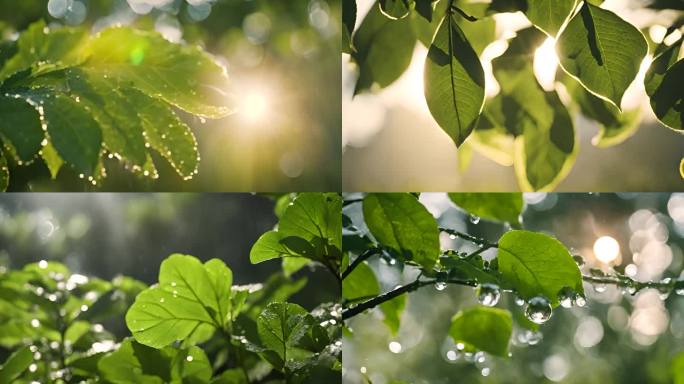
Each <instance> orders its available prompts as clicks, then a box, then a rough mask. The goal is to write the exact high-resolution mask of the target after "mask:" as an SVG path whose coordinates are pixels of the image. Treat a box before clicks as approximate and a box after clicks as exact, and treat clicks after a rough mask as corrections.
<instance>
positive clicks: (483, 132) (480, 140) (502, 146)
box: [468, 93, 515, 167]
mask: <svg viewBox="0 0 684 384" xmlns="http://www.w3.org/2000/svg"><path fill="white" fill-rule="evenodd" d="M510 101H511V98H510V97H503V96H502V95H501V93H499V94H497V95H496V96H495V97H494V98H491V99H489V100H487V101H485V107H484V110H483V111H482V115H481V116H480V120H479V122H478V124H477V127H475V130H473V133H472V134H471V135H470V138H469V139H468V144H469V145H470V146H472V147H473V149H474V150H475V151H477V152H478V153H480V154H482V155H483V156H486V157H488V158H489V159H491V160H493V161H495V162H496V163H498V164H500V165H503V166H506V167H509V166H511V165H513V152H514V136H513V134H512V133H511V132H509V131H508V129H507V128H506V119H505V113H504V108H505V107H508V105H510V104H515V103H510ZM509 125H510V124H509Z"/></svg>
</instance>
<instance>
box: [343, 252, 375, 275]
mask: <svg viewBox="0 0 684 384" xmlns="http://www.w3.org/2000/svg"><path fill="white" fill-rule="evenodd" d="M380 252H381V250H380V249H379V248H370V249H367V250H366V251H364V252H363V253H362V254H360V255H359V257H357V258H356V259H354V261H353V262H352V263H351V264H350V265H349V267H348V268H347V269H345V270H344V272H342V280H344V279H345V278H346V277H347V276H349V274H350V273H352V271H353V270H354V268H356V267H358V266H359V264H361V263H363V262H364V261H365V260H367V259H368V258H370V257H371V256H373V255H375V254H380Z"/></svg>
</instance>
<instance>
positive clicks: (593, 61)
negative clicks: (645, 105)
mask: <svg viewBox="0 0 684 384" xmlns="http://www.w3.org/2000/svg"><path fill="white" fill-rule="evenodd" d="M601 3H602V1H584V2H580V1H577V0H563V1H551V0H493V1H491V2H484V3H483V2H477V1H468V0H437V1H430V0H425V1H381V2H378V3H376V4H374V6H373V7H372V9H371V11H370V12H369V14H368V16H366V18H365V19H364V20H363V21H362V23H361V26H360V27H359V28H358V30H356V31H353V34H352V38H353V41H354V46H355V47H356V48H357V51H352V53H351V59H352V60H353V61H355V62H356V63H357V64H358V67H359V77H358V80H357V83H356V88H355V94H356V93H359V92H361V91H366V90H371V91H377V90H379V89H381V88H385V87H387V86H388V85H390V84H391V83H393V82H394V81H395V80H397V79H398V78H399V77H400V76H401V74H402V73H403V72H404V71H406V69H407V68H408V66H409V64H410V61H411V57H412V53H413V47H414V45H415V40H416V39H418V40H419V41H421V42H422V43H423V44H424V45H426V46H428V47H429V50H428V54H427V57H426V59H425V60H426V61H425V76H424V88H425V99H426V103H427V106H428V109H429V111H430V113H431V114H432V116H433V118H434V120H435V122H436V123H437V124H438V125H439V126H440V127H441V128H442V129H443V130H444V131H445V132H446V133H447V134H448V135H449V137H450V138H451V139H452V140H453V141H454V143H455V145H456V147H457V150H458V151H459V155H460V156H459V159H462V160H463V161H462V163H465V164H467V159H468V158H469V151H470V150H471V149H474V150H476V151H477V152H479V153H481V154H483V155H484V156H487V157H489V158H491V159H492V160H494V161H496V162H497V163H500V164H502V165H505V166H509V165H511V164H513V165H514V166H515V174H516V177H517V180H518V184H519V186H520V189H521V190H523V191H528V190H534V191H547V190H553V189H555V188H556V187H557V186H558V184H559V183H560V182H561V181H563V179H564V178H565V177H566V176H567V174H568V173H569V172H570V170H571V169H572V167H573V165H574V163H575V159H576V157H577V154H578V151H579V148H578V145H577V141H578V140H577V136H578V135H577V134H576V132H575V127H574V124H573V120H574V118H573V114H574V113H578V112H579V113H582V114H583V115H584V116H585V117H587V118H590V119H592V120H595V121H596V122H598V123H599V124H600V126H601V131H600V132H599V134H598V135H597V136H596V137H595V138H594V139H593V144H594V145H595V146H597V147H608V146H613V145H618V144H620V143H622V142H623V141H624V140H626V139H627V138H629V137H630V136H632V135H633V134H634V133H635V131H636V129H637V128H638V125H639V122H640V116H641V113H640V110H639V108H636V109H633V110H629V111H624V112H623V111H622V110H621V109H620V107H621V106H620V103H621V100H622V97H623V95H624V93H625V91H626V90H627V87H628V86H629V85H630V84H631V83H632V82H633V81H634V79H635V78H636V75H637V73H638V71H639V68H640V65H641V63H642V61H643V59H644V58H645V57H646V54H647V50H648V46H647V42H646V39H645V38H644V36H643V35H642V33H641V32H640V31H639V30H638V29H637V28H635V27H634V26H632V25H631V24H629V23H628V22H626V21H625V20H623V19H622V18H620V17H619V16H618V15H616V14H614V13H613V12H611V11H608V10H605V9H602V8H600V5H601ZM649 6H653V7H655V8H657V9H668V8H672V9H678V8H677V6H676V5H675V4H674V2H672V3H670V2H664V3H663V4H658V5H657V6H655V5H653V4H651V5H649ZM516 11H520V12H522V13H523V14H524V15H525V16H526V17H527V19H528V20H529V21H530V22H531V24H532V25H533V28H527V29H524V30H520V31H516V36H515V37H513V38H512V39H509V40H508V45H509V47H508V49H507V51H506V52H505V53H504V55H502V56H500V57H498V58H495V59H494V60H493V61H492V67H493V72H494V76H495V78H496V80H497V82H498V84H499V86H500V92H499V94H498V95H495V96H492V97H490V98H488V99H486V100H485V95H484V90H485V77H484V73H483V67H482V64H481V60H482V59H481V58H480V57H478V56H479V55H481V54H482V51H483V50H484V48H485V47H487V46H489V44H490V43H493V42H495V40H496V39H497V34H496V22H495V21H494V18H493V17H492V16H494V15H496V14H498V13H506V12H516ZM405 13H408V15H406V16H405V15H404V14H405ZM680 27H681V25H679V24H677V22H675V24H674V25H672V26H671V27H670V28H669V29H668V33H667V35H669V36H671V34H672V33H674V31H676V30H678V29H680ZM498 38H499V39H501V40H500V41H502V40H503V39H502V38H501V37H498ZM547 38H554V39H555V49H556V53H557V56H558V58H559V61H560V68H561V72H559V74H558V75H557V78H556V80H557V81H559V82H561V83H563V85H564V86H565V88H566V90H568V94H569V96H570V97H569V98H561V97H559V95H558V93H557V92H556V90H557V89H559V87H558V85H557V83H556V84H554V85H553V87H554V89H544V88H542V86H541V85H540V84H539V83H538V81H537V78H536V76H535V72H534V69H533V60H534V54H535V52H536V50H537V48H539V47H540V46H541V44H542V43H543V42H544V41H545V40H546V39H547ZM506 39H507V37H506ZM680 47H681V40H680V41H679V42H677V43H675V44H674V45H672V46H670V47H669V48H667V47H666V46H665V45H664V44H661V47H660V48H658V50H656V52H655V53H656V56H657V57H656V60H655V61H654V62H653V64H652V65H651V68H650V70H649V74H648V75H647V76H646V90H647V93H648V96H649V97H650V101H651V106H652V108H653V110H654V112H655V114H656V116H657V117H658V118H659V120H660V121H661V122H662V123H663V124H664V125H666V126H668V127H670V128H673V129H676V130H680V129H681V126H682V125H681V123H682V118H681V108H680V104H681V100H682V96H683V92H682V91H681V87H679V86H678V84H679V83H681V78H682V70H681V69H682V68H684V65H681V61H679V62H675V61H676V60H677V58H678V52H679V50H680ZM545 87H546V85H545ZM561 93H562V92H561ZM483 103H484V106H483ZM577 107H578V108H577ZM464 144H468V145H466V146H464ZM461 152H463V153H462V154H461ZM459 163H461V162H459Z"/></svg>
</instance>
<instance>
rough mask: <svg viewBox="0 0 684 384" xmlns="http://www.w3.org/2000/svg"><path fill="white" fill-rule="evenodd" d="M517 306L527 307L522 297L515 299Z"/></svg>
mask: <svg viewBox="0 0 684 384" xmlns="http://www.w3.org/2000/svg"><path fill="white" fill-rule="evenodd" d="M515 305H517V306H518V307H522V306H523V305H525V299H523V298H522V297H520V296H516V297H515Z"/></svg>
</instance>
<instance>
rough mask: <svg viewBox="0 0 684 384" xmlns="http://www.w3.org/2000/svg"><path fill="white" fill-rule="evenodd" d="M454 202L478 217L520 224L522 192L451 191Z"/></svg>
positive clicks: (450, 196) (450, 195)
mask: <svg viewBox="0 0 684 384" xmlns="http://www.w3.org/2000/svg"><path fill="white" fill-rule="evenodd" d="M449 198H450V199H451V201H453V202H454V204H456V205H458V206H459V207H460V208H462V209H464V210H465V211H466V212H468V213H470V214H472V215H475V216H477V217H480V218H483V219H487V220H494V221H502V222H506V223H511V224H514V225H519V224H520V214H521V213H522V209H523V197H522V193H449Z"/></svg>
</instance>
